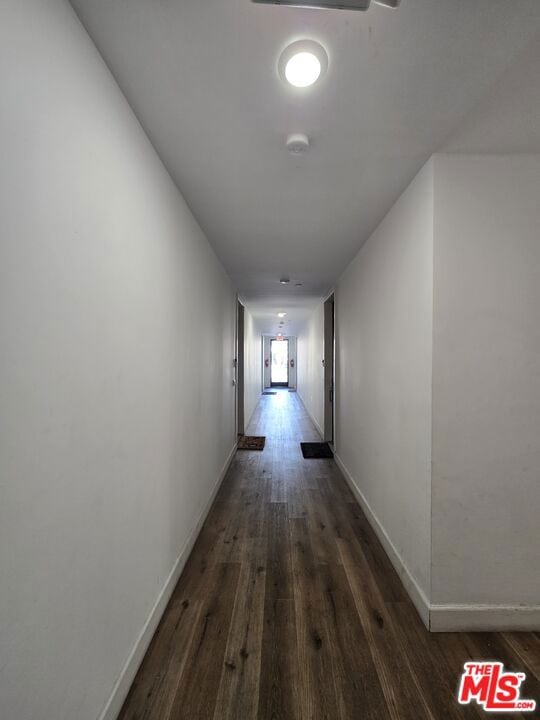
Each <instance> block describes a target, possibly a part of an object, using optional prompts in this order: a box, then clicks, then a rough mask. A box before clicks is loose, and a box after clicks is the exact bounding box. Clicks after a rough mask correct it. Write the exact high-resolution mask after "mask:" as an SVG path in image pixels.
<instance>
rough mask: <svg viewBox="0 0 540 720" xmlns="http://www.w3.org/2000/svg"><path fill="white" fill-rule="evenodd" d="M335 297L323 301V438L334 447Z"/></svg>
mask: <svg viewBox="0 0 540 720" xmlns="http://www.w3.org/2000/svg"><path fill="white" fill-rule="evenodd" d="M335 352H336V328H335V296H334V293H333V292H332V294H331V295H330V296H329V297H328V298H327V299H326V300H325V301H324V350H323V353H324V355H323V356H324V389H323V392H324V438H323V440H325V442H329V443H331V444H333V445H335V416H336V413H335V403H336V392H335V387H336V383H335Z"/></svg>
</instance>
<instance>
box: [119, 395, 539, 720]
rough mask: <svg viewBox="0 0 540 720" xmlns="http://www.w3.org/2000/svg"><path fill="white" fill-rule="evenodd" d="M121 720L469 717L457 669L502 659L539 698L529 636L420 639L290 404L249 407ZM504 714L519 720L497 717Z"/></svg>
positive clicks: (351, 506) (270, 400) (301, 415)
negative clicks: (260, 445) (261, 441)
mask: <svg viewBox="0 0 540 720" xmlns="http://www.w3.org/2000/svg"><path fill="white" fill-rule="evenodd" d="M248 434H254V435H255V434H256V435H266V447H265V450H264V451H263V452H238V453H237V455H236V457H235V459H234V461H233V463H232V465H231V467H230V469H229V472H228V474H227V476H226V478H225V480H224V482H223V484H222V486H221V489H220V491H219V493H218V496H217V498H216V501H215V502H214V504H213V506H212V509H211V511H210V514H209V516H208V518H207V520H206V522H205V524H204V527H203V530H202V532H201V534H200V536H199V538H198V540H197V543H196V545H195V548H194V550H193V552H192V554H191V556H190V558H189V560H188V563H187V565H186V568H185V570H184V572H183V574H182V577H181V579H180V581H179V583H178V585H177V587H176V589H175V591H174V593H173V596H172V599H171V601H170V603H169V605H168V607H167V610H166V612H165V614H164V616H163V618H162V620H161V623H160V625H159V628H158V631H157V633H156V635H155V637H154V639H153V640H152V643H151V645H150V647H149V650H148V652H147V654H146V657H145V659H144V661H143V663H142V665H141V667H140V669H139V672H138V674H137V677H136V679H135V682H134V684H133V686H132V689H131V691H130V693H129V696H128V698H127V700H126V702H125V705H124V708H123V711H122V712H121V714H120V718H121V720H143V719H144V720H168V719H169V718H170V720H207V719H210V718H214V719H215V720H221V719H225V718H230V719H231V720H240V719H241V720H249V719H250V718H268V719H270V718H276V719H278V718H279V719H281V720H293V719H294V718H303V719H306V720H307V719H308V718H309V719H310V720H312V719H315V718H327V719H328V720H334V719H335V720H337V719H342V720H346V719H347V720H348V719H350V720H353V719H355V720H356V719H357V718H373V720H375V719H377V720H383V719H384V718H392V719H393V720H408V719H410V720H423V719H425V718H431V719H432V720H439V719H441V720H442V719H443V718H444V720H452V719H453V718H456V719H457V718H479V717H482V716H483V713H482V711H481V710H480V709H479V708H477V707H476V706H459V705H458V704H457V702H456V691H457V685H458V680H459V677H460V674H461V672H462V669H463V663H464V662H465V661H467V660H469V659H472V658H474V659H475V660H480V659H486V660H488V659H493V658H494V657H496V658H497V659H498V660H500V661H503V662H504V663H505V665H506V666H507V667H508V668H515V669H518V670H521V671H523V670H524V671H525V672H526V673H527V681H526V683H525V685H524V690H523V694H524V696H525V697H540V664H539V660H538V659H539V657H540V634H538V633H470V634H466V633H460V634H457V633H454V634H430V633H428V632H427V630H426V629H425V628H424V626H423V624H422V623H421V621H420V619H419V617H418V615H417V613H416V610H415V609H414V607H413V606H412V604H411V601H410V600H409V599H408V596H407V595H406V593H405V591H404V589H403V588H402V585H401V583H400V580H399V578H398V576H397V575H396V573H395V571H394V569H393V568H392V566H391V564H390V561H389V560H388V558H387V556H386V554H385V552H384V550H383V549H382V547H381V545H380V543H379V541H378V540H377V538H376V536H375V535H374V533H373V531H372V529H371V528H370V526H369V525H368V523H367V521H366V518H365V516H364V515H363V513H362V511H361V510H360V508H359V506H358V504H357V503H356V502H355V500H354V498H353V496H352V494H351V492H350V491H349V488H348V486H347V484H346V483H345V480H344V479H343V477H342V475H341V473H340V472H339V470H338V469H337V467H336V465H335V463H334V461H332V460H304V459H303V458H302V455H301V452H300V446H299V442H300V441H301V440H308V441H309V440H318V439H319V437H318V434H317V431H316V430H315V427H314V425H313V423H312V422H311V420H310V418H309V416H308V415H307V413H306V411H305V409H304V406H303V404H302V402H301V400H300V398H299V397H298V395H297V394H296V393H291V392H288V391H286V390H278V391H277V393H276V395H270V396H261V399H260V401H259V404H258V406H257V409H256V411H255V414H254V416H253V419H252V421H251V424H250V426H249V428H248ZM513 717H522V716H521V715H517V714H513Z"/></svg>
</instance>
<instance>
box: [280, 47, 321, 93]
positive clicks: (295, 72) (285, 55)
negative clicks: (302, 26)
mask: <svg viewBox="0 0 540 720" xmlns="http://www.w3.org/2000/svg"><path fill="white" fill-rule="evenodd" d="M327 68H328V55H327V54H326V50H325V49H324V48H323V46H322V45H320V44H319V43H318V42H315V41H314V40H297V41H296V42H293V43H292V44H291V45H289V46H288V47H286V48H285V50H284V51H283V52H282V53H281V56H280V58H279V62H278V70H279V74H280V76H281V78H282V79H283V80H285V81H286V82H288V83H289V84H290V85H293V86H294V87H297V88H306V87H309V86H310V85H313V84H314V83H316V82H317V80H318V79H319V78H320V77H322V76H323V75H324V73H325V72H326V70H327Z"/></svg>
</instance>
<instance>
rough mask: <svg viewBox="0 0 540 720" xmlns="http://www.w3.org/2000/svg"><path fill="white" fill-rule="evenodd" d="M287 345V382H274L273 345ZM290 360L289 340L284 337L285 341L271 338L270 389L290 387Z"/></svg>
mask: <svg viewBox="0 0 540 720" xmlns="http://www.w3.org/2000/svg"><path fill="white" fill-rule="evenodd" d="M275 342H278V343H287V381H286V382H273V381H272V343H275ZM289 359H290V346H289V338H288V337H284V338H283V340H277V339H276V338H270V387H289Z"/></svg>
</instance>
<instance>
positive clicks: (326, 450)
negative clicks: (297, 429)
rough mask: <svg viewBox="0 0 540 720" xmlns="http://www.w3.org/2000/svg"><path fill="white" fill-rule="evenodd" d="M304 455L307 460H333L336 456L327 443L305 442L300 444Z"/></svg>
mask: <svg viewBox="0 0 540 720" xmlns="http://www.w3.org/2000/svg"><path fill="white" fill-rule="evenodd" d="M300 447H301V448H302V455H303V456H304V457H305V458H306V460H311V459H314V460H319V459H321V458H330V459H331V458H333V457H334V455H333V453H332V451H331V450H330V446H329V445H328V443H325V442H303V443H300Z"/></svg>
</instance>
